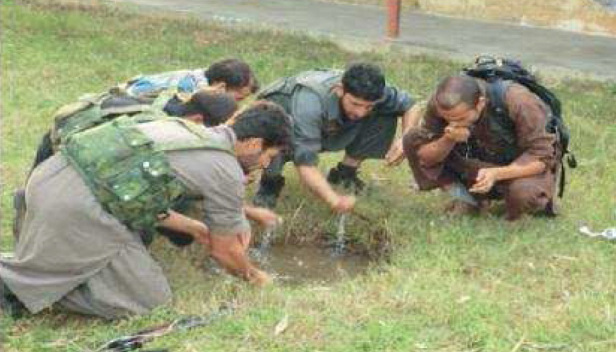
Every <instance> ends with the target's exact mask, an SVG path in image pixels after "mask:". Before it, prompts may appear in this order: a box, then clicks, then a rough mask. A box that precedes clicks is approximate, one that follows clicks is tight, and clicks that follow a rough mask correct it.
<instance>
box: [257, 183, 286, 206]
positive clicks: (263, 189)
mask: <svg viewBox="0 0 616 352" xmlns="http://www.w3.org/2000/svg"><path fill="white" fill-rule="evenodd" d="M283 187H284V177H283V176H281V175H274V176H265V175H262V176H261V181H260V182H259V190H258V191H257V194H256V195H255V197H254V199H253V203H254V205H256V206H258V207H265V208H269V209H274V207H276V202H277V201H278V196H280V192H281V191H282V188H283Z"/></svg>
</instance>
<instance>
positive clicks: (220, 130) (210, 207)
mask: <svg viewBox="0 0 616 352" xmlns="http://www.w3.org/2000/svg"><path fill="white" fill-rule="evenodd" d="M199 128H203V127H202V126H199ZM140 129H141V131H143V132H144V133H145V134H146V135H147V136H148V137H150V138H151V139H152V140H154V141H155V142H159V143H161V142H162V143H165V142H178V141H180V140H190V139H195V138H197V137H196V136H195V135H193V134H192V133H190V132H189V131H188V130H187V129H186V128H184V127H182V126H180V125H179V124H178V125H176V126H174V125H169V124H165V125H160V124H157V123H146V124H142V125H140ZM203 131H204V132H205V133H207V135H208V136H209V137H210V138H214V139H216V140H217V141H219V142H220V143H221V144H226V145H228V146H229V148H230V149H231V150H233V146H234V144H235V134H234V133H233V130H232V129H231V128H230V127H227V126H218V127H214V128H210V129H206V128H203ZM167 158H168V160H169V163H170V164H171V167H172V168H173V170H174V172H175V174H176V175H177V176H178V177H179V178H180V179H181V180H182V181H183V182H184V183H185V184H186V185H187V186H188V187H189V188H190V189H191V190H192V191H193V192H194V193H196V194H199V195H201V196H202V197H203V204H202V208H203V210H204V217H203V218H202V219H198V220H201V221H203V222H204V223H205V224H206V225H207V226H208V228H209V229H210V231H211V233H212V234H214V235H232V234H237V233H238V232H246V231H250V224H249V222H248V220H247V219H246V216H245V214H244V210H243V204H244V192H245V186H244V173H243V171H242V168H241V167H240V165H239V163H238V161H237V159H236V158H235V156H233V155H231V154H229V153H226V152H224V151H218V150H207V151H203V150H182V151H175V152H168V154H167Z"/></svg>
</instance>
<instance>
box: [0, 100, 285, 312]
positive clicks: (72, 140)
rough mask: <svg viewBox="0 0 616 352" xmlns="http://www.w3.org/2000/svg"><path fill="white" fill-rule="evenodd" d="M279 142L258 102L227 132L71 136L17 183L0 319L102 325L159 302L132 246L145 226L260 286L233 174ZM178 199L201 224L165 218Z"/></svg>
mask: <svg viewBox="0 0 616 352" xmlns="http://www.w3.org/2000/svg"><path fill="white" fill-rule="evenodd" d="M290 138H291V122H290V118H289V117H288V116H287V115H286V114H285V113H284V111H283V110H282V109H281V108H279V107H278V106H276V105H274V104H271V103H266V102H263V103H258V104H255V105H254V106H252V107H251V108H249V109H247V110H245V111H244V112H242V113H241V114H240V115H238V116H237V117H236V119H235V122H234V124H233V125H232V126H219V127H215V128H212V129H207V128H205V127H203V126H201V125H197V124H194V123H191V122H188V121H186V120H184V119H178V118H167V119H161V118H160V117H157V118H154V119H151V120H149V119H148V116H147V113H144V114H139V115H135V116H133V117H128V116H125V117H120V118H117V119H115V120H114V121H111V122H108V123H105V124H102V125H99V126H97V127H95V128H92V129H89V130H86V131H84V132H80V133H77V134H74V135H72V136H70V137H69V138H68V139H67V140H66V141H65V143H63V145H62V146H61V147H60V153H57V154H55V155H54V156H52V157H51V158H49V160H47V161H45V162H44V163H42V164H41V165H40V166H39V167H37V168H36V169H35V170H34V171H33V173H32V174H31V176H30V179H29V180H28V183H27V186H26V199H27V203H28V208H27V211H26V216H25V221H24V224H23V227H22V228H21V233H20V241H19V242H18V243H17V247H16V249H15V255H14V257H13V258H11V259H6V258H5V259H0V279H1V282H0V284H1V286H2V297H0V298H1V300H0V303H2V306H3V310H5V312H7V311H8V313H18V308H19V307H20V306H21V307H22V308H26V309H27V310H28V311H30V312H31V313H37V312H39V311H41V310H43V309H45V308H47V307H50V306H51V305H53V304H57V305H59V306H61V307H63V308H66V309H68V310H70V311H74V312H80V313H84V314H90V315H96V316H101V317H104V318H108V319H113V318H118V317H122V316H125V315H128V314H142V313H146V312H148V311H149V310H151V309H152V308H154V307H156V306H159V305H161V304H164V303H165V302H167V301H168V300H169V299H170V298H171V291H170V288H169V284H168V283H167V279H166V278H165V276H164V274H163V272H162V270H161V268H160V267H159V265H158V264H157V263H156V262H155V261H154V259H153V258H152V257H151V256H150V254H149V253H148V249H147V246H146V244H147V243H146V242H148V241H149V240H150V239H149V238H143V237H142V235H143V234H151V233H154V232H155V231H154V229H155V228H156V227H164V228H168V229H171V230H175V231H179V232H183V233H187V234H190V235H191V236H192V237H193V238H194V239H195V240H196V241H198V242H200V243H202V244H203V245H204V246H206V247H207V249H208V251H209V253H210V255H211V256H212V257H213V258H214V259H215V260H216V261H218V263H219V264H220V265H221V266H222V267H224V268H225V269H226V270H227V271H229V272H230V273H232V274H234V275H237V276H238V277H241V278H243V279H245V280H246V281H248V282H250V283H253V284H256V285H263V284H266V283H268V282H269V281H270V278H269V276H268V275H267V274H266V273H265V272H263V271H261V270H259V269H258V268H256V267H255V266H254V265H253V264H252V263H251V262H250V261H249V259H248V257H247V254H246V252H247V249H248V246H249V242H250V239H251V229H250V225H249V223H248V221H247V220H246V216H245V212H244V203H243V197H244V173H243V170H242V166H243V165H242V164H244V163H246V162H250V163H254V161H255V160H258V161H259V163H260V165H261V166H262V167H265V166H267V165H268V163H269V160H270V159H271V158H272V157H273V156H275V155H276V154H277V153H278V152H279V151H280V150H284V149H286V148H287V147H288V146H289V144H290ZM187 199H188V200H192V201H193V202H194V203H195V204H196V205H197V206H200V207H202V209H203V212H202V213H201V214H202V217H201V218H198V219H195V218H189V217H187V216H184V215H182V214H181V213H180V212H177V211H174V210H172V209H177V208H176V207H175V204H176V203H179V202H184V201H186V200H187ZM253 213H254V212H253ZM259 214H261V215H262V217H264V218H268V217H271V216H270V215H271V212H261V213H259V212H256V215H257V216H256V217H257V219H256V220H260V219H258V215H259ZM253 217H255V214H253ZM261 220H263V221H262V222H267V221H269V220H268V219H261Z"/></svg>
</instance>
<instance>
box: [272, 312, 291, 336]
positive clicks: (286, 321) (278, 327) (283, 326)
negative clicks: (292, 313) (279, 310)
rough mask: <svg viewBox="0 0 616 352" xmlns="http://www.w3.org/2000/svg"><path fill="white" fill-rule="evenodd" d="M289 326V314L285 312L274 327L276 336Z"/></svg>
mask: <svg viewBox="0 0 616 352" xmlns="http://www.w3.org/2000/svg"><path fill="white" fill-rule="evenodd" d="M288 327H289V315H287V314H285V315H284V317H282V319H280V321H279V322H278V324H276V327H274V336H278V335H280V334H282V333H283V332H284V331H285V330H287V328H288Z"/></svg>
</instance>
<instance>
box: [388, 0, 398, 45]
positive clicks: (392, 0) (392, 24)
mask: <svg viewBox="0 0 616 352" xmlns="http://www.w3.org/2000/svg"><path fill="white" fill-rule="evenodd" d="M400 2H401V0H387V39H396V38H398V36H399V35H400Z"/></svg>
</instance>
